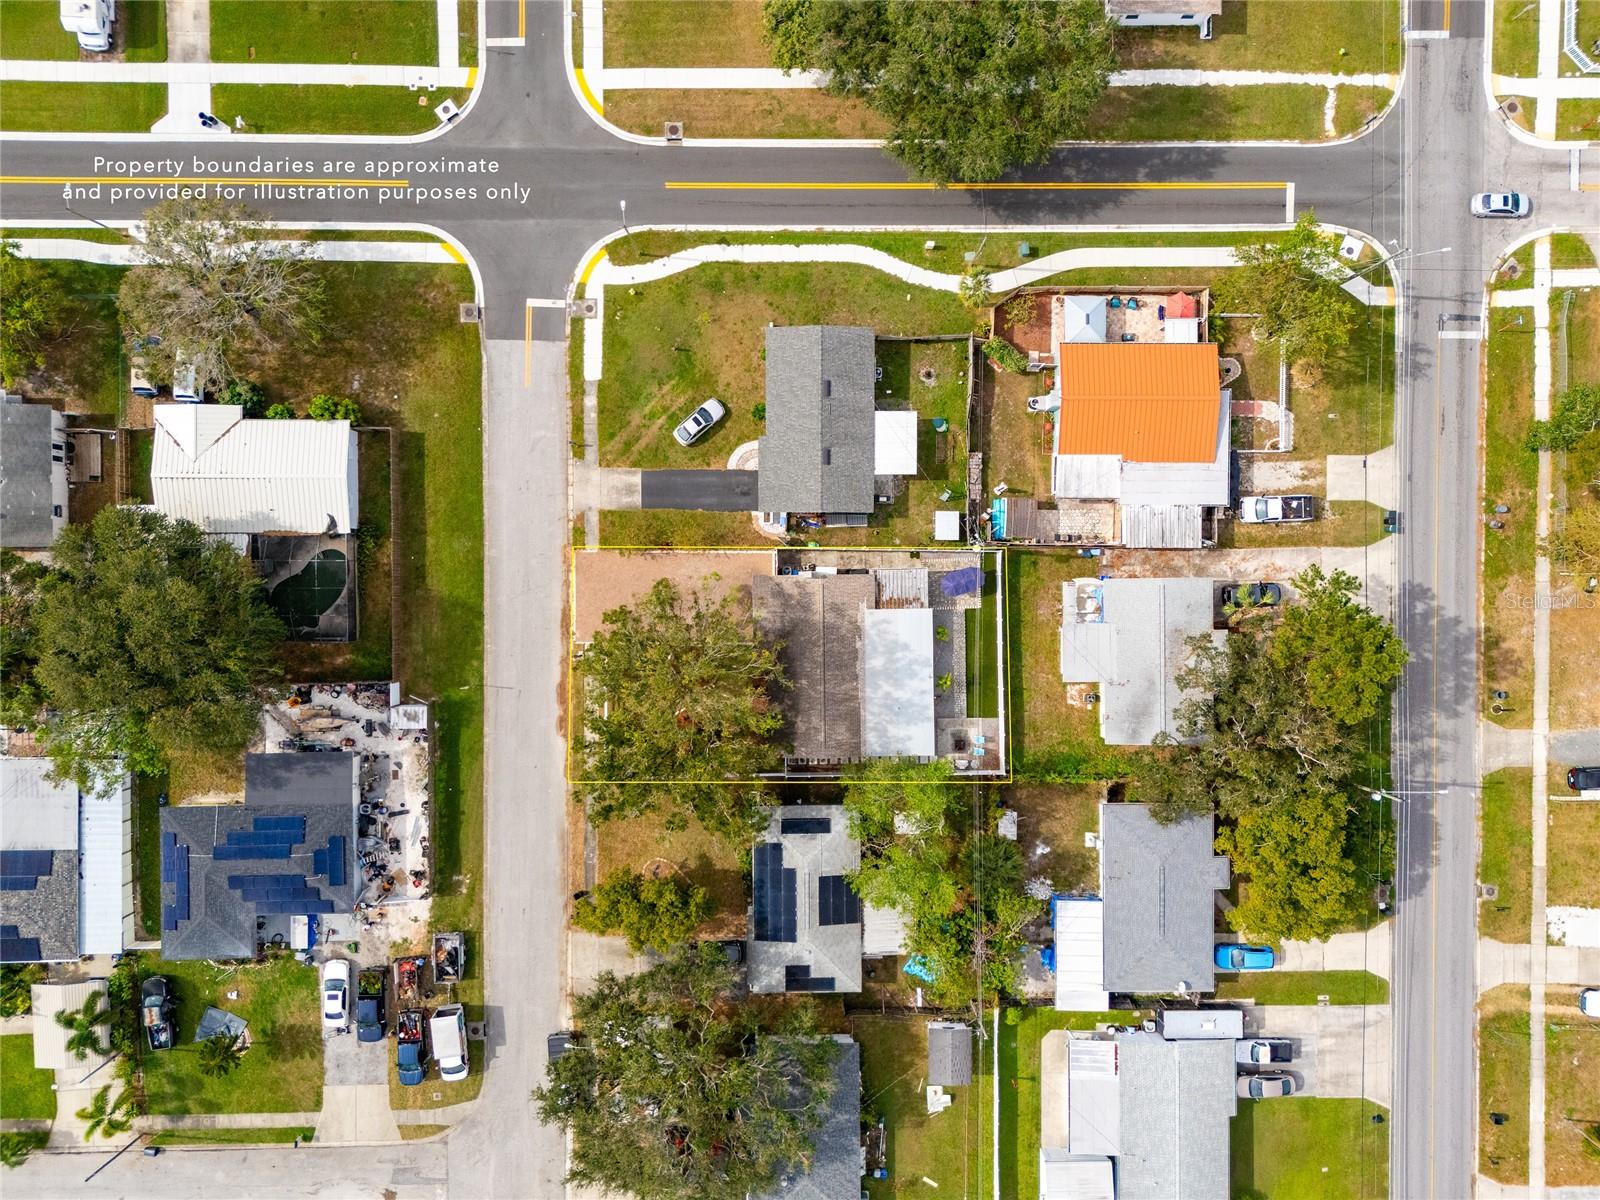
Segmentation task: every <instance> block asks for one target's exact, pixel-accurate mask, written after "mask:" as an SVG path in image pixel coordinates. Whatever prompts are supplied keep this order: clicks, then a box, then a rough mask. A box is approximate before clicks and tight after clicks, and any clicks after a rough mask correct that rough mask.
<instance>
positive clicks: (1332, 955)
mask: <svg viewBox="0 0 1600 1200" xmlns="http://www.w3.org/2000/svg"><path fill="white" fill-rule="evenodd" d="M1393 936H1394V922H1392V921H1380V922H1379V923H1378V924H1376V925H1374V926H1373V927H1372V928H1371V929H1369V930H1367V931H1366V932H1364V933H1336V934H1334V935H1333V936H1332V937H1331V938H1329V939H1328V940H1327V941H1325V942H1284V943H1283V956H1282V958H1281V959H1280V960H1279V963H1278V966H1279V968H1280V969H1282V970H1285V971H1371V972H1372V973H1373V974H1374V975H1377V976H1379V977H1380V978H1382V979H1388V978H1389V964H1390V958H1391V947H1392V945H1393Z"/></svg>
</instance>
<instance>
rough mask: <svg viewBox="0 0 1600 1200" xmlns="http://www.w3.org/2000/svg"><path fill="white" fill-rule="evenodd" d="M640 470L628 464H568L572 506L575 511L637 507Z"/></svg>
mask: <svg viewBox="0 0 1600 1200" xmlns="http://www.w3.org/2000/svg"><path fill="white" fill-rule="evenodd" d="M641 474H642V472H640V471H638V470H635V469H634V468H631V467H597V466H591V465H590V464H589V463H586V462H582V463H579V462H575V463H573V464H572V507H573V509H574V510H575V511H584V510H587V509H596V508H607V509H624V508H638V507H639V492H640V483H639V477H640V475H641Z"/></svg>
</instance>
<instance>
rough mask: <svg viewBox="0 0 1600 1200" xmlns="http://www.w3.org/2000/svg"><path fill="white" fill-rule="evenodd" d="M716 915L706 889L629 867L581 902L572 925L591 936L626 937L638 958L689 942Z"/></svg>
mask: <svg viewBox="0 0 1600 1200" xmlns="http://www.w3.org/2000/svg"><path fill="white" fill-rule="evenodd" d="M710 915H711V898H710V897H709V896H708V895H707V894H706V890H705V888H702V887H694V886H692V885H690V884H685V883H682V882H680V881H679V880H677V879H675V878H673V877H672V876H665V877H662V878H652V877H650V876H648V875H642V874H640V873H639V872H637V871H630V870H628V869H627V868H626V867H624V868H621V869H619V870H616V871H613V872H611V874H610V875H607V876H606V878H605V880H604V881H603V882H602V883H601V884H600V886H599V887H597V888H596V889H595V890H594V893H593V894H592V895H589V896H585V897H584V898H583V899H582V900H580V901H579V902H578V904H577V906H576V907H575V908H574V910H573V913H572V923H573V924H574V925H576V926H577V927H578V928H579V929H586V930H588V931H589V932H590V933H620V934H622V935H624V936H625V937H626V938H627V939H628V946H629V948H630V949H632V950H633V952H634V953H635V954H638V953H639V952H640V951H642V950H644V949H645V948H646V947H649V948H651V949H654V950H662V951H665V950H669V949H671V948H672V947H673V946H675V945H677V944H678V943H679V942H684V941H687V940H688V939H689V936H690V935H691V934H692V933H694V931H695V928H696V927H697V926H698V925H700V924H701V922H703V921H704V920H705V919H706V918H707V917H709V916H710Z"/></svg>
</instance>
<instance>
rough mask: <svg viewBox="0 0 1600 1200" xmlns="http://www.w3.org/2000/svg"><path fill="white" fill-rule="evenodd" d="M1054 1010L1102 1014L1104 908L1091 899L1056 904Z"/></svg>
mask: <svg viewBox="0 0 1600 1200" xmlns="http://www.w3.org/2000/svg"><path fill="white" fill-rule="evenodd" d="M1055 947H1056V1008H1057V1009H1059V1010H1061V1011H1063V1012H1105V1011H1106V1009H1107V1007H1108V1006H1109V1004H1110V1001H1111V997H1110V996H1109V995H1108V994H1107V993H1106V982H1105V905H1104V904H1102V903H1101V902H1100V899H1099V898H1098V897H1095V896H1090V897H1083V898H1073V899H1066V898H1064V897H1063V898H1058V899H1057V900H1056V927H1055Z"/></svg>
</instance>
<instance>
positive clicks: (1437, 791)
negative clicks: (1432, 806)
mask: <svg viewBox="0 0 1600 1200" xmlns="http://www.w3.org/2000/svg"><path fill="white" fill-rule="evenodd" d="M1449 793H1450V789H1449V788H1424V789H1415V790H1412V791H1405V792H1391V791H1389V790H1388V789H1387V788H1368V789H1367V795H1368V798H1370V799H1371V801H1372V802H1373V803H1374V804H1376V803H1377V802H1378V801H1380V800H1382V799H1384V798H1385V797H1387V798H1388V799H1390V800H1396V801H1401V802H1404V800H1405V798H1406V797H1407V796H1446V795H1449Z"/></svg>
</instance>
